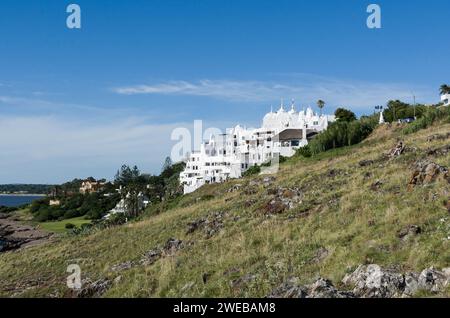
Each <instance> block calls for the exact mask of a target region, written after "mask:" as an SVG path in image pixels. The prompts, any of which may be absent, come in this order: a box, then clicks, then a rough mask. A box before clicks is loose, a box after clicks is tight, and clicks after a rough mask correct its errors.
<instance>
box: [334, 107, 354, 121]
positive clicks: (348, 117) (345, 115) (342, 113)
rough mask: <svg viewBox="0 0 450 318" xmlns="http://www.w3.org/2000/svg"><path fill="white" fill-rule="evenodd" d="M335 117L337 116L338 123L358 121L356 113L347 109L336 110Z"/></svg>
mask: <svg viewBox="0 0 450 318" xmlns="http://www.w3.org/2000/svg"><path fill="white" fill-rule="evenodd" d="M334 115H335V116H336V119H337V121H345V122H350V121H353V120H356V115H355V113H354V112H352V111H351V110H348V109H345V108H338V109H336V111H335V112H334Z"/></svg>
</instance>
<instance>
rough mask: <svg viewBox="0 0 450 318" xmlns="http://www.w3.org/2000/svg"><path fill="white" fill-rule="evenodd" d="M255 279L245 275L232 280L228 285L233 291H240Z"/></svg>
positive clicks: (251, 275)
mask: <svg viewBox="0 0 450 318" xmlns="http://www.w3.org/2000/svg"><path fill="white" fill-rule="evenodd" d="M256 278H257V276H256V275H253V274H247V275H244V276H242V277H239V278H237V279H234V280H232V281H231V283H230V284H231V287H232V288H233V289H241V288H242V287H244V285H247V284H248V283H250V282H252V281H254V280H255V279H256Z"/></svg>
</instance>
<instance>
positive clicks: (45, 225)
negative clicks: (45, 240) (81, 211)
mask: <svg viewBox="0 0 450 318" xmlns="http://www.w3.org/2000/svg"><path fill="white" fill-rule="evenodd" d="M68 223H72V224H73V225H75V226H76V227H80V226H81V225H83V224H87V223H91V221H90V220H86V219H85V218H84V216H82V217H77V218H73V219H67V220H62V221H56V222H41V223H39V226H40V228H42V229H44V230H46V231H48V232H53V233H66V232H67V231H68V230H67V229H66V224H68Z"/></svg>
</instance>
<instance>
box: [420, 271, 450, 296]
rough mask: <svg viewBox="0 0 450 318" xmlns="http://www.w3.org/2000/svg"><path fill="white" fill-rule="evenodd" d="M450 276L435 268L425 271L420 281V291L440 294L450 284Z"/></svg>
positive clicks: (421, 274)
mask: <svg viewBox="0 0 450 318" xmlns="http://www.w3.org/2000/svg"><path fill="white" fill-rule="evenodd" d="M449 279H450V276H448V274H446V273H445V272H444V271H438V270H436V269H435V268H433V267H430V268H427V269H424V270H423V271H422V272H421V273H420V275H419V279H418V285H419V289H424V290H427V291H430V292H439V291H440V290H442V289H443V288H444V287H446V286H447V285H448V284H449Z"/></svg>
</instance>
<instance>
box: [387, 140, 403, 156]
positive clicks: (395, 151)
mask: <svg viewBox="0 0 450 318" xmlns="http://www.w3.org/2000/svg"><path fill="white" fill-rule="evenodd" d="M404 150H405V145H404V144H403V141H399V142H398V144H397V145H396V146H395V147H394V148H392V149H391V150H390V151H389V157H391V158H393V157H398V156H400V155H401V154H402V153H403V152H404Z"/></svg>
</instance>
